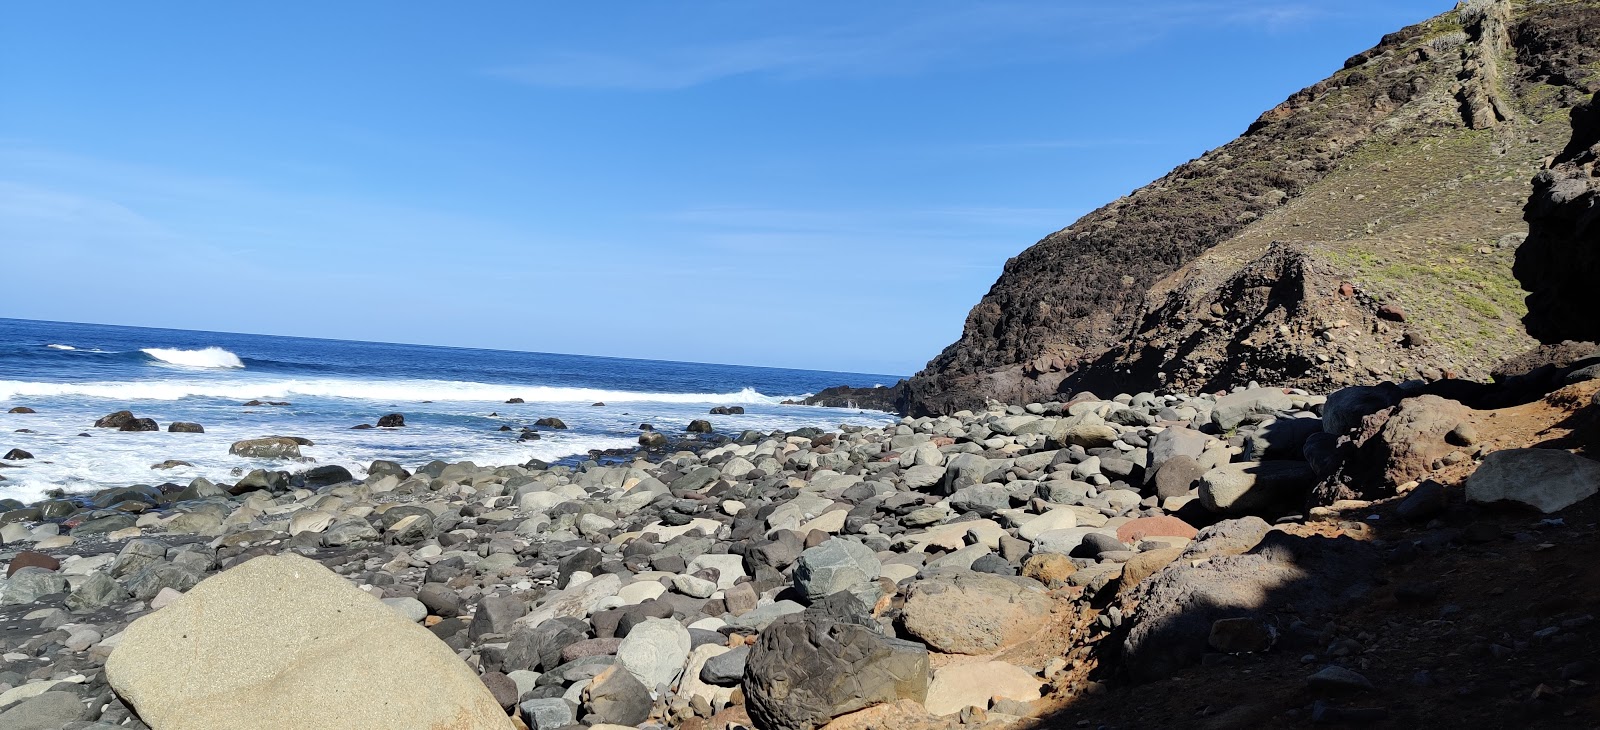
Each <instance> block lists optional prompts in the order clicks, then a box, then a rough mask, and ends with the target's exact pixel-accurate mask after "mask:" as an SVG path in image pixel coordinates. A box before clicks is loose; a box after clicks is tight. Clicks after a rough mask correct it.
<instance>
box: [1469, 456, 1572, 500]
mask: <svg viewBox="0 0 1600 730" xmlns="http://www.w3.org/2000/svg"><path fill="white" fill-rule="evenodd" d="M1466 488H1467V500H1468V501H1470V502H1480V503H1488V502H1499V501H1509V502H1517V503H1520V504H1525V505H1527V506H1529V507H1532V508H1534V509H1537V510H1539V511H1540V512H1544V513H1545V514H1549V513H1551V512H1556V511H1559V510H1562V509H1565V508H1567V507H1570V506H1572V505H1574V504H1577V503H1578V502H1581V501H1583V500H1585V499H1588V498H1589V497H1592V496H1594V494H1595V492H1596V491H1600V462H1596V461H1594V460H1592V459H1587V458H1584V457H1582V456H1578V455H1576V454H1573V453H1571V452H1568V451H1562V450H1560V449H1506V450H1504V451H1496V452H1494V453H1491V454H1489V455H1488V456H1487V457H1484V460H1483V463H1482V464H1480V465H1478V470H1477V471H1475V472H1473V473H1472V476H1469V477H1467V484H1466Z"/></svg>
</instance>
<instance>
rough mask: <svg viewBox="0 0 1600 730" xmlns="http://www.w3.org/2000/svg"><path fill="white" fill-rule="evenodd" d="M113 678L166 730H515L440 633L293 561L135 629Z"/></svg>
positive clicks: (118, 653)
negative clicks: (384, 729)
mask: <svg viewBox="0 0 1600 730" xmlns="http://www.w3.org/2000/svg"><path fill="white" fill-rule="evenodd" d="M173 657H182V658H183V660H182V661H173ZM106 675H107V678H108V679H109V680H110V682H111V686H112V687H113V688H115V689H116V691H117V693H118V694H119V695H121V696H122V697H123V698H124V699H126V700H127V701H128V702H129V703H131V704H132V705H133V706H135V707H136V708H137V709H138V711H139V714H140V716H141V717H143V718H144V720H145V721H146V722H147V723H149V725H150V726H151V727H152V728H159V730H190V729H193V730H201V729H202V728H204V729H210V728H219V727H227V728H236V729H245V728H259V729H261V730H267V729H268V728H289V727H294V728H330V729H331V728H352V727H415V728H430V729H432V730H446V729H448V730H461V729H464V728H472V729H477V728H483V729H484V730H489V729H491V728H492V729H493V730H506V729H507V728H509V727H511V723H510V720H509V719H508V718H507V717H506V714H505V712H503V711H502V710H501V709H500V705H499V704H498V703H497V702H496V701H495V699H494V696H493V695H492V694H490V692H489V690H488V689H487V688H486V687H484V685H483V683H482V682H480V681H478V678H477V676H476V675H475V674H474V673H473V672H472V670H471V669H468V668H467V666H466V664H464V663H462V661H461V660H460V659H459V658H457V657H456V656H455V654H454V653H453V652H452V651H451V650H450V648H449V647H448V646H446V645H445V644H444V643H443V642H440V641H439V640H438V639H437V638H435V637H434V636H433V635H432V634H430V633H429V632H428V631H427V629H424V628H422V627H421V626H419V625H417V624H414V623H412V622H410V621H407V620H406V619H405V618H403V617H401V616H400V615H399V614H398V613H396V612H395V611H394V610H392V609H390V608H389V607H388V606H385V605H384V604H383V603H382V602H380V601H379V600H377V599H375V598H373V597H371V596H369V595H367V594H366V593H364V592H362V591H361V590H360V589H358V588H356V587H355V586H353V585H351V584H350V583H349V582H347V581H346V580H345V579H343V578H341V577H339V576H338V575H335V574H334V573H333V572H332V571H330V570H328V569H327V568H324V567H322V565H320V564H319V563H316V562H314V561H311V560H307V559H305V558H301V557H298V556H294V555H277V556H264V557H258V558H255V559H253V560H250V561H247V562H245V563H243V564H240V565H238V566H236V567H234V568H232V569H230V570H228V571H225V572H223V573H220V574H218V575H216V576H215V577H212V578H211V579H209V580H206V581H204V582H202V583H201V584H200V585H198V586H195V588H194V589H193V590H192V591H190V592H189V593H187V594H185V595H184V596H183V597H181V598H179V599H177V600H176V601H173V602H172V603H171V604H170V605H168V606H167V607H166V608H163V609H161V610H160V611H157V612H155V613H152V614H149V615H147V616H145V617H143V618H141V619H139V620H137V621H135V622H133V624H131V625H130V626H129V627H128V629H127V632H126V633H125V635H124V637H123V640H122V643H121V645H120V646H118V647H117V648H116V650H115V651H113V652H112V654H111V656H110V657H109V658H108V659H107V661H106Z"/></svg>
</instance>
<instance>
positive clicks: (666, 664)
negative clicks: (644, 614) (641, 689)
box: [617, 618, 690, 689]
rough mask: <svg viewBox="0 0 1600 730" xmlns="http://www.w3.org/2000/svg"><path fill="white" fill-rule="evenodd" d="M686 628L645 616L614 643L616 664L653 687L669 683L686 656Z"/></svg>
mask: <svg viewBox="0 0 1600 730" xmlns="http://www.w3.org/2000/svg"><path fill="white" fill-rule="evenodd" d="M689 648H690V647H689V630H688V629H686V628H684V627H683V624H680V623H678V622H677V621H674V620H672V619H670V618H647V619H645V620H644V621H642V622H640V623H638V624H637V625H635V626H634V627H633V629H632V630H631V631H629V632H628V635H627V636H626V637H624V638H623V639H622V643H621V644H619V645H618V646H617V664H619V665H621V666H622V668H624V669H626V670H628V671H629V672H631V673H632V674H633V676H635V677H637V678H638V679H639V682H640V683H642V684H643V685H644V686H645V687H648V688H651V689H654V688H655V687H657V686H661V685H671V684H672V681H673V680H674V679H677V677H678V673H679V672H680V671H682V670H683V662H684V660H686V659H688V658H689Z"/></svg>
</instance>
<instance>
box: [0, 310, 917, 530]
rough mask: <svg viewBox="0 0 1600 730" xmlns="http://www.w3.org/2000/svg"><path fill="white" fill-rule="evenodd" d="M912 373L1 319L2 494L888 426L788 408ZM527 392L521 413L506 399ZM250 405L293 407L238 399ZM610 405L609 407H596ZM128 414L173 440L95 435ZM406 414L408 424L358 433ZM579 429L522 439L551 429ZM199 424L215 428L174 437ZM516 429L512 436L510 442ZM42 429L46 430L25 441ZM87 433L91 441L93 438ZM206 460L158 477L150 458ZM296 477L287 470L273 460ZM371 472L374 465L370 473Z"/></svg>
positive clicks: (509, 459)
mask: <svg viewBox="0 0 1600 730" xmlns="http://www.w3.org/2000/svg"><path fill="white" fill-rule="evenodd" d="M896 379H898V376H894V375H873V374H861V373H836V372H824V371H815V370H790V369H783V368H760V367H745V366H737V365H713V364H699V363H682V362H663V361H656V360H632V359H623V358H608V357H588V356H581V355H558V354H548V353H531V352H509V351H500V350H479V349H466V348H452V347H433V346H427V345H400V344H386V343H373V342H350V341H343V340H319V339H309V338H299V337H274V336H265V335H241V334H228V333H220V332H194V331H187V330H170V329H150V328H141V327H116V326H108V325H90V324H70V323H60V322H37V321H30V320H13V319H0V411H4V410H9V409H11V408H13V407H16V406H27V407H30V408H33V409H35V410H36V411H38V413H36V414H31V415H22V414H0V452H3V451H6V450H9V449H11V448H23V449H25V450H27V451H30V452H33V453H34V454H35V456H36V457H37V458H36V459H35V460H32V461H21V462H12V463H13V464H16V465H21V468H8V469H0V477H4V478H5V481H0V496H15V497H18V498H24V499H27V498H33V497H36V496H37V495H38V494H40V493H42V491H43V490H44V489H47V488H50V487H62V488H66V489H68V490H69V491H75V490H85V489H92V488H100V487H104V486H112V485H125V484H132V483H157V482H160V481H177V482H183V481H187V480H188V479H191V478H193V477H195V476H207V477H211V478H221V477H226V476H227V475H229V473H230V472H231V471H232V470H234V469H237V468H250V467H254V466H266V465H267V464H265V463H256V462H250V461H249V460H245V459H241V458H238V457H233V456H230V455H228V454H227V447H228V445H229V444H231V443H232V442H233V441H234V440H237V439H241V438H253V437H258V436H265V435H278V434H282V435H295V436H304V437H306V438H310V439H312V440H313V441H314V442H316V445H315V446H313V447H308V448H306V449H305V450H304V451H305V453H306V455H307V457H308V458H311V459H315V460H317V462H319V463H338V464H343V465H345V466H349V467H352V468H353V470H354V468H355V467H358V466H361V465H364V464H366V463H368V462H370V461H371V460H372V459H375V458H389V459H397V460H399V461H402V462H404V463H408V464H410V463H420V462H424V461H427V460H430V459H433V458H440V459H447V460H451V459H472V460H474V461H476V462H477V463H479V464H507V463H521V462H524V461H527V460H528V459H531V458H540V459H547V460H548V459H556V458H561V457H564V456H569V455H572V454H581V453H585V452H587V451H588V450H590V449H603V448H617V447H622V446H627V445H630V444H632V443H634V441H635V439H636V437H637V434H638V430H637V427H638V425H639V423H641V422H652V423H655V424H656V425H657V427H658V428H662V429H673V430H678V429H681V428H682V427H683V425H685V424H686V423H687V422H688V420H689V419H691V418H699V417H707V416H706V411H707V410H708V409H709V408H710V407H711V406H715V405H741V406H744V407H745V409H746V411H747V413H746V414H745V415H742V416H715V417H709V418H711V420H712V421H713V423H714V424H715V425H716V426H717V427H718V429H719V430H722V429H725V430H740V429H745V428H755V429H763V430H766V429H774V428H785V429H792V428H796V427H799V426H806V425H810V426H837V425H838V424H840V423H843V422H854V423H881V422H884V421H886V420H887V419H888V417H887V416H885V415H884V414H877V413H870V412H869V413H861V412H857V411H845V410H840V409H825V408H810V407H796V406H783V405H779V401H782V400H784V399H786V398H792V397H795V396H800V395H804V394H807V393H813V392H816V391H818V390H821V389H823V388H826V387H830V386H834V385H853V386H870V385H875V384H890V383H893V382H894V381H895V380H896ZM510 398H522V399H523V400H524V401H526V403H525V404H522V405H508V404H506V403H505V401H506V400H507V399H510ZM250 400H262V401H286V402H289V403H290V404H291V405H288V406H277V407H273V406H257V407H245V406H243V405H241V404H242V403H245V402H247V401H250ZM596 402H604V403H605V404H606V405H605V406H603V407H596V406H593V405H592V404H593V403H596ZM122 409H129V410H132V411H134V413H135V414H136V415H138V416H140V417H150V418H154V419H156V421H157V422H158V423H160V424H161V426H162V428H163V431H162V432H159V433H121V432H110V431H106V430H103V429H94V428H92V427H91V426H92V424H93V422H94V420H95V419H96V418H99V417H100V416H102V415H104V414H106V413H109V412H111V411H116V410H122ZM389 412H400V413H403V414H404V415H405V418H406V422H407V426H406V427H405V428H403V429H393V430H387V429H374V430H369V431H358V430H351V429H350V427H351V426H353V425H356V424H360V423H374V422H376V420H377V418H378V417H379V416H381V415H383V414H385V413H389ZM544 416H555V417H558V418H561V419H562V420H563V421H565V422H566V423H567V425H568V426H570V427H571V428H570V429H569V430H567V431H560V432H547V433H546V434H545V437H544V438H543V439H542V440H540V441H534V442H520V441H517V440H516V438H515V437H516V433H517V432H518V431H519V430H520V427H521V426H523V425H531V424H532V422H533V421H534V420H536V419H538V418H540V417H544ZM172 421H194V422H198V423H201V424H202V425H203V426H205V428H206V433H205V434H199V435H196V434H172V433H167V432H165V430H164V429H165V428H166V426H167V425H168V424H169V423H170V422H172ZM502 425H508V426H511V427H512V428H513V431H512V432H509V433H507V432H501V431H499V430H498V429H499V427H500V426H502ZM17 429H27V430H29V431H32V432H33V433H17V432H16V430H17ZM83 433H87V434H89V435H88V436H80V435H79V434H83ZM167 459H181V460H184V461H189V462H192V463H193V464H194V466H192V467H181V468H179V469H175V470H163V471H159V472H153V471H151V469H150V468H149V467H150V465H151V464H153V463H156V462H160V461H165V460H167ZM276 466H277V467H278V468H283V467H284V465H282V464H278V465H276ZM357 471H358V473H359V470H357Z"/></svg>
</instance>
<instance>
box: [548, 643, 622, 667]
mask: <svg viewBox="0 0 1600 730" xmlns="http://www.w3.org/2000/svg"><path fill="white" fill-rule="evenodd" d="M621 645H622V639H584V640H582V641H579V642H577V643H574V644H568V645H567V647H566V648H564V649H562V650H561V661H562V662H563V663H565V662H570V661H573V660H575V659H582V658H584V657H591V656H612V655H614V654H616V653H617V647H618V646H621Z"/></svg>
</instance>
